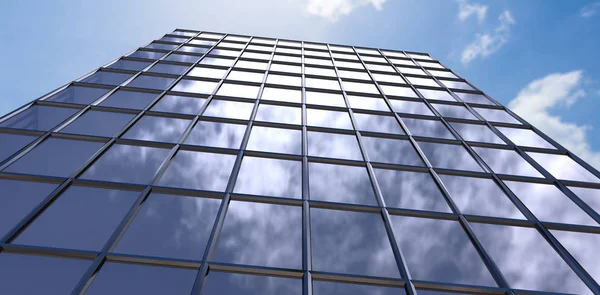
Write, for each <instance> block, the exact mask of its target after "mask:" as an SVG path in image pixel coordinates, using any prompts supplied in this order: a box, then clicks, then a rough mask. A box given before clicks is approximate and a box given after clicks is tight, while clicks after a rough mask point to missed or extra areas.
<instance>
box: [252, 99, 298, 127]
mask: <svg viewBox="0 0 600 295" xmlns="http://www.w3.org/2000/svg"><path fill="white" fill-rule="evenodd" d="M256 121H267V122H275V123H284V124H300V123H301V121H302V109H301V108H296V107H284V106H277V105H269V104H264V103H261V104H260V105H259V106H258V112H257V113H256Z"/></svg>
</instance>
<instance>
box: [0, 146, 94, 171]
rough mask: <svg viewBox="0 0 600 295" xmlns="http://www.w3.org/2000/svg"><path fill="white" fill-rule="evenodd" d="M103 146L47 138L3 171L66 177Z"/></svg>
mask: <svg viewBox="0 0 600 295" xmlns="http://www.w3.org/2000/svg"><path fill="white" fill-rule="evenodd" d="M103 144H104V143H102V142H90V141H79V140H67V139H57V138H49V139H47V140H45V141H44V142H42V143H41V144H40V145H39V146H37V147H36V148H34V149H33V150H32V151H30V152H29V153H27V154H25V155H24V156H23V157H22V158H20V159H19V160H17V161H16V162H15V163H13V164H12V165H10V166H8V168H6V169H5V170H4V171H7V172H17V173H26V174H39V175H47V176H59V177H68V176H70V175H71V174H73V173H75V171H77V169H79V168H81V167H82V166H83V164H84V163H85V161H87V160H88V159H89V158H90V157H91V156H92V155H93V154H94V153H95V152H96V151H98V150H99V149H100V147H102V145H103Z"/></svg>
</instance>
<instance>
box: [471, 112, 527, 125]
mask: <svg viewBox="0 0 600 295" xmlns="http://www.w3.org/2000/svg"><path fill="white" fill-rule="evenodd" d="M473 109H474V110H475V111H477V113H479V114H480V115H481V116H482V117H483V118H484V119H486V120H488V121H493V122H503V123H513V124H521V122H519V121H518V120H517V119H515V118H514V117H513V116H511V115H510V114H509V113H507V112H506V111H504V110H497V109H484V108H473Z"/></svg>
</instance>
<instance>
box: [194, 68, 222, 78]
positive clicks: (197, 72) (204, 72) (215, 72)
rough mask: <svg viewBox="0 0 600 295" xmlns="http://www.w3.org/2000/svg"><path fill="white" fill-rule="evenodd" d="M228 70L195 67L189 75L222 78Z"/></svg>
mask: <svg viewBox="0 0 600 295" xmlns="http://www.w3.org/2000/svg"><path fill="white" fill-rule="evenodd" d="M226 72H227V70H226V69H215V68H205V67H194V68H193V69H192V70H191V71H190V72H189V73H188V74H187V75H188V76H194V77H202V78H214V79H221V78H223V76H225V73H226Z"/></svg>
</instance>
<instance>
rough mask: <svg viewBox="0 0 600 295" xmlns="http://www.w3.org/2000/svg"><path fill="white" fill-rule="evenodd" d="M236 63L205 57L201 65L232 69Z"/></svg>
mask: <svg viewBox="0 0 600 295" xmlns="http://www.w3.org/2000/svg"><path fill="white" fill-rule="evenodd" d="M234 62H235V59H228V58H215V57H205V58H203V59H202V60H201V61H200V63H199V64H201V65H214V66H223V67H231V66H232V65H233V63H234ZM238 64H239V63H238Z"/></svg>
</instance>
